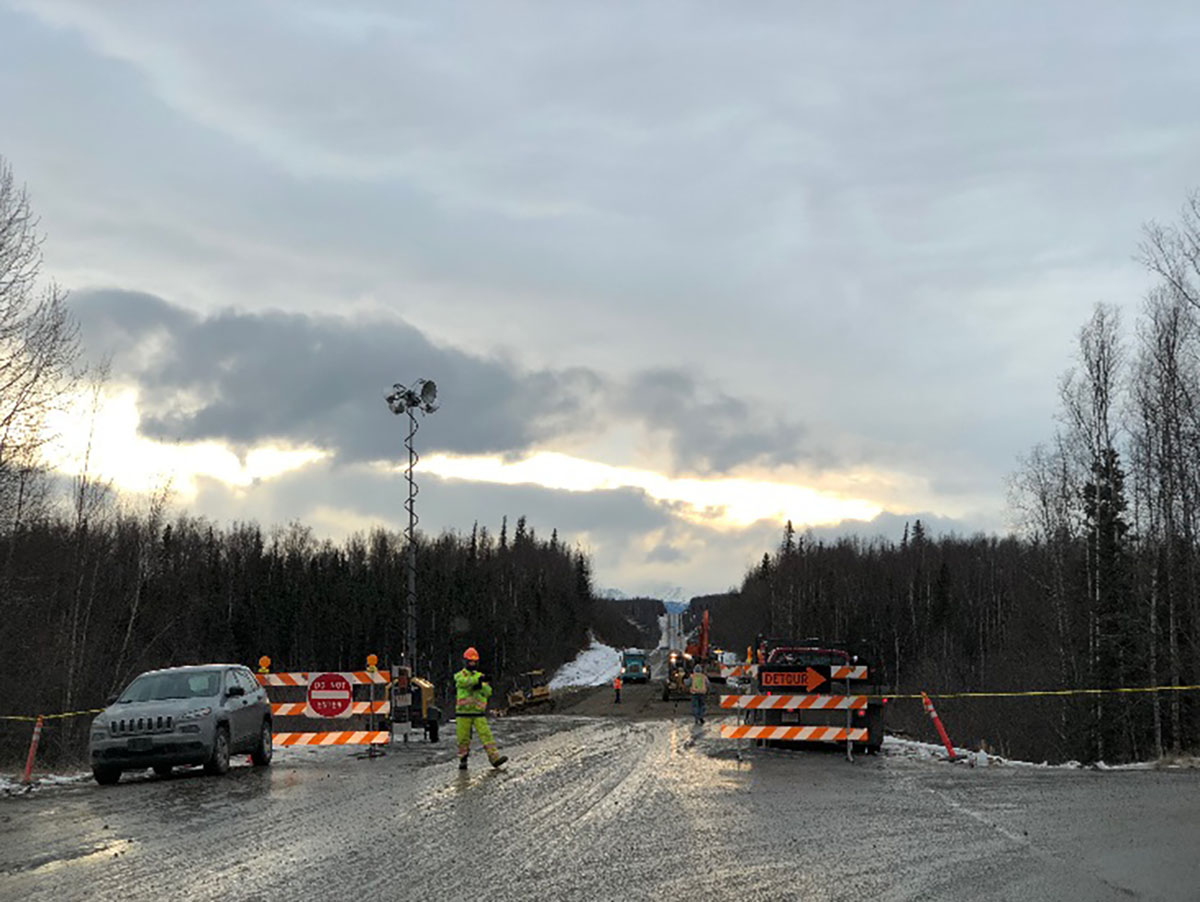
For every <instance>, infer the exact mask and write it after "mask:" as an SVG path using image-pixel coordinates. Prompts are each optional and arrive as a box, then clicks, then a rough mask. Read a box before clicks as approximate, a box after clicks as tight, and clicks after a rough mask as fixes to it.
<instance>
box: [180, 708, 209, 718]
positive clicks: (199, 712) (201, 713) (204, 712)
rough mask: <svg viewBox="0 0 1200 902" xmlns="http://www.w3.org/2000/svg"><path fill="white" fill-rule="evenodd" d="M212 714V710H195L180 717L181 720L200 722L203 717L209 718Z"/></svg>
mask: <svg viewBox="0 0 1200 902" xmlns="http://www.w3.org/2000/svg"><path fill="white" fill-rule="evenodd" d="M210 714H212V708H209V707H204V708H193V709H192V710H191V711H188V712H186V713H184V714H180V715H179V720H199V719H200V718H201V717H208V715H210Z"/></svg>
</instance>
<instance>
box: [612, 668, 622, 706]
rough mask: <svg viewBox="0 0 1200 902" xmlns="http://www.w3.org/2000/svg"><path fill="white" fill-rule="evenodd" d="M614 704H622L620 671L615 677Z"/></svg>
mask: <svg viewBox="0 0 1200 902" xmlns="http://www.w3.org/2000/svg"><path fill="white" fill-rule="evenodd" d="M613 704H614V705H619V704H621V675H620V674H619V673H618V674H617V675H616V676H615V677H613Z"/></svg>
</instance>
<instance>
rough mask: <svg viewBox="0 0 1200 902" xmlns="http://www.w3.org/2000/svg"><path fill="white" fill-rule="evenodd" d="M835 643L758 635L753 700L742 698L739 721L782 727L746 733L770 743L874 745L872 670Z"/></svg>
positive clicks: (879, 715)
mask: <svg viewBox="0 0 1200 902" xmlns="http://www.w3.org/2000/svg"><path fill="white" fill-rule="evenodd" d="M839 645H840V643H822V642H821V641H820V640H819V639H804V640H800V641H798V642H790V643H789V642H783V641H780V640H760V642H759V643H758V649H759V652H758V655H757V657H758V658H759V661H760V662H761V663H759V664H758V666H757V673H756V674H755V676H754V683H753V689H752V692H753V695H752V696H749V698H752V699H754V700H753V701H747V702H745V703H744V704H745V706H746V707H743V708H742V723H743V724H745V725H749V726H757V727H775V728H785V729H776V730H770V731H755V733H754V734H753V735H751V736H750V738H754V739H755V740H756V741H757V742H758V743H759V744H762V743H769V744H772V745H774V744H776V743H783V744H794V743H798V742H836V743H847V742H850V743H852V744H853V746H854V748H855V749H857V750H858V751H866V752H871V753H874V752H877V751H878V750H879V748H880V746H882V745H883V715H884V709H885V706H886V700H885V699H884V698H883V697H882V696H881V693H880V686H879V682H878V674H877V673H876V672H875V669H874V668H873V667H870V666H868V664H867V662H866V661H865V660H864V659H862V658H860V657H859V656H858V655H857V654H854V653H852V652H851V651H849V650H848V649H847V648H845V647H839ZM773 697H774V698H773ZM786 728H812V729H786Z"/></svg>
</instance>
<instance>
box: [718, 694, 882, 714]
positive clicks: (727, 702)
mask: <svg viewBox="0 0 1200 902" xmlns="http://www.w3.org/2000/svg"><path fill="white" fill-rule="evenodd" d="M721 707H722V708H739V709H742V710H754V709H759V708H782V709H783V710H785V711H797V710H801V709H809V708H811V709H815V710H846V709H849V710H852V711H857V710H861V709H862V708H865V707H867V696H865V695H722V696H721Z"/></svg>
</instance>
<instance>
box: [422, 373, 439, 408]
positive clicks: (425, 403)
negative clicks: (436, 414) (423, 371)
mask: <svg viewBox="0 0 1200 902" xmlns="http://www.w3.org/2000/svg"><path fill="white" fill-rule="evenodd" d="M420 382H421V406H422V407H424V408H425V409H426V410H429V411H434V410H437V383H436V382H434V381H433V380H432V379H422V380H420Z"/></svg>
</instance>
